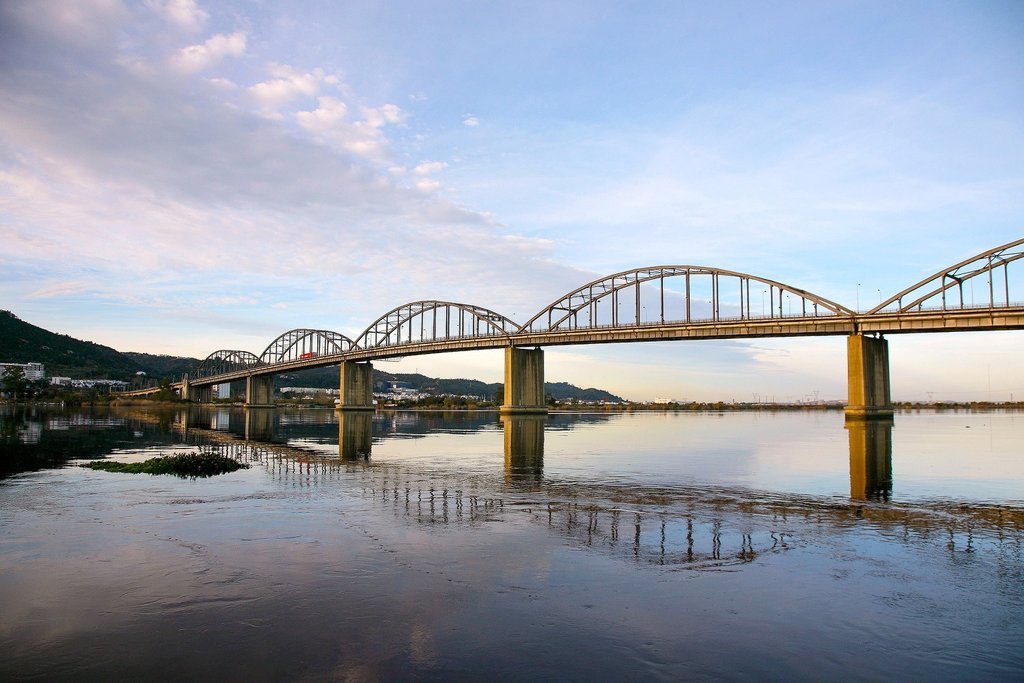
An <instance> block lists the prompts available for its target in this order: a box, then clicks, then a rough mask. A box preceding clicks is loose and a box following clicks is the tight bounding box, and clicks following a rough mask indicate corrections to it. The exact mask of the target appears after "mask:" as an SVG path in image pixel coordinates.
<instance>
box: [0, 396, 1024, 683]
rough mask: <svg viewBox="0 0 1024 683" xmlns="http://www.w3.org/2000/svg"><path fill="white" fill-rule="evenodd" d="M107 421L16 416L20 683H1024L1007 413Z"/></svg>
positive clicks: (1, 532) (212, 414) (14, 610)
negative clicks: (182, 475)
mask: <svg viewBox="0 0 1024 683" xmlns="http://www.w3.org/2000/svg"><path fill="white" fill-rule="evenodd" d="M5 417H6V418H10V417H11V413H10V412H8V413H7V414H6V416H5ZM93 417H95V419H93ZM93 417H90V416H89V415H88V414H84V413H83V414H70V415H62V416H48V415H47V414H46V413H45V412H42V411H37V412H35V413H33V414H21V415H18V416H17V419H16V420H11V419H8V420H7V422H5V423H4V424H5V426H4V431H3V439H4V440H3V442H2V443H3V447H4V449H5V453H4V454H5V456H6V455H8V454H12V455H14V456H16V459H17V462H18V463H22V464H24V463H28V464H30V465H34V466H35V467H41V468H44V469H40V470H38V471H35V472H25V473H23V474H18V475H14V476H8V477H7V478H6V479H5V480H3V481H0V597H2V599H3V601H4V605H5V609H4V612H3V617H0V648H2V650H3V651H4V652H5V653H9V656H5V657H4V660H3V662H2V663H0V675H3V677H4V678H15V677H23V676H29V675H37V676H38V677H40V678H45V679H54V678H75V679H81V678H96V677H105V678H110V677H114V678H127V677H141V678H150V679H152V678H165V679H171V678H180V677H182V676H185V677H196V676H198V675H203V676H204V677H219V678H227V679H232V680H233V679H241V678H257V679H262V680H275V679H279V680H294V679H306V678H310V679H315V680H318V679H323V678H345V679H349V680H381V679H387V680H403V679H413V680H442V679H443V680H460V679H464V680H473V679H478V678H480V677H481V675H488V676H490V677H494V678H498V679H507V680H533V679H536V678H553V677H557V678H560V679H566V680H607V679H615V680H639V679H643V680H683V679H694V678H697V679H699V678H713V679H724V680H730V679H752V678H753V679H758V680H762V679H768V680H773V679H778V680H794V679H796V680H821V679H838V678H843V679H847V678H854V679H862V680H892V679H893V678H914V679H936V680H942V679H946V680H948V679H957V680H1015V679H1019V678H1020V677H1021V675H1022V673H1024V655H1022V654H1021V652H1020V648H1019V643H1020V642H1022V641H1024V624H1022V619H1021V617H1020V614H1021V608H1022V607H1024V569H1022V567H1024V563H1022V557H1021V540H1022V537H1024V506H1022V505H1021V503H1020V493H1019V492H1020V491H1022V490H1024V487H1022V484H1024V468H1022V465H1021V461H1022V460H1024V459H1022V458H1021V455H1022V453H1021V446H1020V444H1021V443H1022V439H1021V436H1022V434H1021V432H1022V431H1024V430H1022V427H1024V424H1022V422H1021V416H1020V415H1015V414H1013V413H966V412H961V413H949V414H936V413H921V414H904V415H898V416H897V418H896V420H895V424H894V426H891V425H887V424H884V423H883V424H880V425H879V424H872V425H869V426H865V425H853V426H852V427H851V428H844V424H843V420H842V416H841V414H836V413H824V412H809V413H774V414H768V413H735V414H728V413H727V414H689V413H686V414H636V415H628V414H627V415H623V414H600V415H561V414H560V415H552V416H549V417H548V418H547V419H536V418H533V419H521V418H516V419H506V420H502V419H499V417H498V416H497V415H495V414H488V413H463V414H440V413H378V414H373V415H371V414H366V413H363V414H356V415H350V414H345V415H343V416H342V417H341V418H340V419H339V417H338V416H336V415H335V414H334V413H333V412H330V411H328V412H319V411H304V412H295V413H288V412H282V411H248V412H246V411H239V410H235V411H231V410H226V409H224V410H215V411H214V410H192V411H189V412H186V411H176V412H173V413H170V414H164V413H160V414H157V413H147V412H139V411H135V412H125V413H105V414H101V415H96V416H93ZM14 423H16V424H14ZM25 423H35V424H38V425H40V427H39V429H25V428H24V424H25ZM12 424H13V425H14V426H12ZM19 425H20V426H19ZM23 434H29V435H34V436H33V437H32V439H23V438H22V437H21V435H23ZM29 441H31V443H29ZM47 448H50V449H53V450H54V451H57V452H59V455H53V454H52V453H51V454H42V455H40V451H41V449H42V450H45V449H47ZM186 449H206V450H216V451H218V452H221V453H224V454H227V455H230V456H231V457H235V458H238V459H240V460H243V461H245V462H247V463H250V464H251V465H252V468H251V469H249V470H243V471H240V472H237V473H234V474H232V475H226V476H224V477H219V478H215V479H210V480H198V481H189V480H179V479H173V478H166V477H148V476H142V477H140V476H132V475H117V474H110V473H102V472H93V471H89V470H84V469H80V468H75V467H69V468H64V469H45V468H48V467H52V466H54V465H59V464H60V462H61V458H62V457H66V456H67V454H74V453H75V452H76V450H77V452H78V454H79V455H82V456H85V457H90V458H93V457H104V456H106V457H113V458H117V459H125V460H129V459H131V460H136V459H144V458H147V457H152V456H153V455H154V454H166V453H170V452H175V451H181V450H186ZM33 453H34V454H36V455H38V456H39V457H38V458H36V459H35V460H33V457H32V454H33ZM21 469H23V470H30V469H32V467H22V468H21ZM5 471H9V469H8V468H7V466H6V465H5ZM112 643H117V645H116V646H113V645H112ZM182 653H188V654H187V656H182Z"/></svg>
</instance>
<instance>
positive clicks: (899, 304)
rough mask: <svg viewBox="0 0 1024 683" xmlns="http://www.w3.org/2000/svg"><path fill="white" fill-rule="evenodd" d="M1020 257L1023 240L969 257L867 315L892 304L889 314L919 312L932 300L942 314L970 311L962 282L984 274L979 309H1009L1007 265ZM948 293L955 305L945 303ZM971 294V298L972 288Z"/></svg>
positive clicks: (1008, 273)
mask: <svg viewBox="0 0 1024 683" xmlns="http://www.w3.org/2000/svg"><path fill="white" fill-rule="evenodd" d="M1020 258H1024V239H1019V240H1016V241H1013V242H1009V243H1008V244H1004V245H1002V246H1001V247H996V248H995V249H989V250H988V251H985V252H982V253H980V254H978V255H977V256H972V257H971V258H969V259H967V260H966V261H961V262H960V263H957V264H955V265H952V266H950V267H949V268H944V269H943V270H940V271H939V272H937V273H935V274H934V275H932V276H931V277H927V278H925V279H924V280H921V281H920V282H918V283H917V284H915V285H911V286H910V287H907V288H906V289H904V290H903V291H902V292H900V293H899V294H894V295H893V296H891V297H889V298H888V299H886V300H885V301H883V302H882V303H880V304H878V306H875V307H874V308H872V309H871V310H870V311H868V313H869V314H870V313H880V312H882V311H884V310H885V309H887V308H889V307H890V306H892V305H893V304H896V308H894V309H892V311H893V312H898V313H907V312H910V311H912V310H918V311H920V310H922V309H923V308H924V304H925V303H926V302H928V301H929V300H931V299H935V298H936V297H939V299H940V302H939V305H937V306H931V308H939V309H941V310H943V311H944V310H946V309H947V308H972V307H975V304H974V302H973V301H972V302H971V303H970V304H969V305H967V304H966V302H965V301H964V283H965V282H968V281H970V280H972V279H973V278H976V277H979V276H981V275H985V274H988V278H987V280H986V282H985V288H984V294H983V300H987V301H986V303H985V304H984V305H983V307H984V308H996V307H997V306H1009V305H1010V271H1009V265H1010V263H1012V262H1014V261H1016V260H1017V259H1020ZM1000 268H1001V269H1002V271H1003V272H1002V279H1003V281H1002V285H1003V286H1002V287H1000V288H998V289H1001V290H1002V291H997V288H996V285H995V282H994V280H995V279H996V275H997V272H998V269H1000ZM951 291H955V292H956V299H957V301H955V302H950V301H949V298H950V297H949V292H951ZM971 291H972V298H973V288H972V290H971ZM999 294H1001V295H1002V300H1001V303H997V302H999V301H1000V297H999V296H998V295H999ZM904 299H909V300H910V301H909V302H908V303H904ZM951 304H952V305H951Z"/></svg>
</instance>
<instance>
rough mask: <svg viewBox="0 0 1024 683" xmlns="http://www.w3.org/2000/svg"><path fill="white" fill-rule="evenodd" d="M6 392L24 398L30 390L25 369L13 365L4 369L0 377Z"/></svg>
mask: <svg viewBox="0 0 1024 683" xmlns="http://www.w3.org/2000/svg"><path fill="white" fill-rule="evenodd" d="M0 383H2V384H3V387H4V392H5V393H7V394H8V395H10V396H12V397H14V398H16V399H17V398H22V397H23V396H24V395H25V393H26V392H27V391H28V386H29V382H28V380H27V379H25V371H24V370H23V369H22V368H19V367H16V366H12V367H9V368H7V369H6V370H4V374H3V377H2V378H0Z"/></svg>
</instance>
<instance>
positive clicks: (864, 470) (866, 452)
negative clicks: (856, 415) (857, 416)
mask: <svg viewBox="0 0 1024 683" xmlns="http://www.w3.org/2000/svg"><path fill="white" fill-rule="evenodd" d="M892 425H893V421H892V420H848V421H847V422H846V431H847V432H848V434H849V439H850V498H853V499H855V500H889V497H890V496H891V495H892Z"/></svg>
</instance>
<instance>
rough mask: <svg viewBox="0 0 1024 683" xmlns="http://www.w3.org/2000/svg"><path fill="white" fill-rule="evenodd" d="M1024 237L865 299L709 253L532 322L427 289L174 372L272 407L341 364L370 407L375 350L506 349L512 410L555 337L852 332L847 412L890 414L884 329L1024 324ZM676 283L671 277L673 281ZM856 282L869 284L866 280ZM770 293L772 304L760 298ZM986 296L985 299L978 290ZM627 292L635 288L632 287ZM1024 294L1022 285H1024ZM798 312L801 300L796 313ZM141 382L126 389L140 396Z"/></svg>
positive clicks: (189, 389)
mask: <svg viewBox="0 0 1024 683" xmlns="http://www.w3.org/2000/svg"><path fill="white" fill-rule="evenodd" d="M1021 258H1024V239H1019V240H1016V241H1014V242H1011V243H1009V244H1004V245H1002V246H999V247H996V248H994V249H990V250H988V251H986V252H983V253H981V254H978V255H976V256H973V257H971V258H968V259H966V260H964V261H961V262H960V263H957V264H954V265H952V266H950V267H948V268H945V269H942V270H940V271H938V272H937V273H935V274H934V275H932V276H930V277H928V278H925V279H924V280H922V281H920V282H918V283H916V284H914V285H911V286H910V287H908V288H906V289H904V290H903V291H901V292H899V293H897V294H895V295H893V296H892V297H890V298H889V299H887V300H885V301H880V302H879V304H878V306H876V307H874V308H872V309H871V310H869V311H865V312H859V311H855V310H853V309H850V308H847V307H846V306H843V305H841V304H839V303H836V302H834V301H830V300H829V299H826V298H824V297H822V296H819V295H816V294H814V293H812V292H809V291H807V290H804V289H800V288H797V287H793V286H791V285H787V284H784V283H781V282H778V281H776V280H771V279H766V278H763V277H759V276H754V275H749V274H746V273H739V272H736V271H729V270H724V269H720V268H710V267H706V266H692V265H673V266H653V267H646V268H638V269H634V270H629V271H623V272H620V273H615V274H613V275H609V276H605V277H603V278H599V279H597V280H594V281H592V282H589V283H587V284H585V285H583V286H581V287H579V288H577V289H576V290H573V291H571V292H569V293H567V294H565V295H564V296H562V297H560V298H559V299H556V300H555V301H554V302H552V303H551V304H550V305H548V306H547V307H546V308H544V309H542V310H541V311H540V312H538V313H537V314H536V315H535V316H534V317H533V318H531V319H530V320H529V321H528V322H526V323H524V324H519V323H518V322H516V321H514V320H512V319H510V318H507V317H506V316H504V315H501V314H500V313H497V312H495V311H492V310H489V309H486V308H482V307H479V306H474V305H469V304H463V303H454V302H448V301H416V302H411V303H408V304H404V305H402V306H399V307H397V308H395V309H392V310H391V311H389V312H388V313H386V314H384V315H383V316H381V317H380V318H379V319H377V320H376V321H375V322H374V323H372V324H371V325H370V326H369V327H368V328H367V329H366V330H365V331H364V332H363V333H362V334H361V335H360V336H359V337H357V338H356V339H355V340H352V339H349V338H348V337H346V336H345V335H343V334H340V333H337V332H331V331H327V330H312V329H296V330H290V331H288V332H286V333H284V334H282V335H281V336H279V337H278V338H277V339H275V340H274V341H273V342H271V344H270V345H269V346H268V347H267V348H266V349H265V350H264V351H263V353H262V354H261V355H260V356H256V355H255V354H253V353H250V352H247V351H228V350H224V351H215V352H214V353H212V354H210V355H209V356H208V357H207V359H206V360H205V361H203V363H202V365H201V366H200V368H199V369H198V371H197V372H196V373H195V374H194V375H192V376H186V377H185V378H183V380H182V381H181V382H178V383H176V384H175V385H173V386H174V387H175V388H176V389H177V390H178V391H180V393H181V395H182V396H183V397H184V398H186V399H198V400H200V401H205V400H209V398H210V396H211V394H210V392H211V387H212V386H214V385H218V384H225V383H229V382H234V381H240V380H245V381H246V404H247V405H250V406H270V405H272V403H273V401H272V398H273V384H272V376H273V375H276V374H280V373H285V372H295V371H299V370H305V369H310V368H317V367H325V366H331V365H338V366H339V367H340V376H339V383H340V387H341V392H340V393H341V398H340V406H339V407H340V408H341V409H357V410H372V408H373V397H372V384H373V380H372V365H371V363H372V361H374V360H383V359H388V358H395V357H404V356H415V355H424V354H432V353H449V352H455V351H469V350H477V349H504V350H505V403H504V405H503V406H502V410H503V411H505V412H510V413H515V412H525V413H529V412H546V408H545V402H544V362H543V351H542V348H543V347H546V346H562V345H581V344H611V343H632V342H653V341H673V340H694V339H744V338H759V337H801V336H825V335H845V336H847V340H848V343H847V361H848V362H847V365H848V380H849V401H848V406H847V417H848V418H849V417H852V418H870V417H883V418H885V417H891V415H892V402H891V400H890V390H889V360H888V342H887V340H886V339H885V338H884V335H891V334H908V333H928V332H967V331H988V330H1020V329H1024V304H1020V303H1016V302H1014V301H1013V297H1012V296H1011V292H1012V294H1013V295H1014V296H1017V295H1019V294H1020V291H1019V289H1017V290H1012V289H1011V278H1010V270H1009V266H1010V264H1011V263H1014V262H1016V261H1018V260H1019V259H1021ZM666 282H667V283H668V284H666ZM859 287H860V285H858V292H859ZM758 293H760V299H761V308H760V311H759V312H758V311H755V310H754V308H755V303H756V299H757V298H758V297H757V295H758ZM976 294H977V297H978V299H979V300H980V301H982V303H981V304H980V305H978V304H975V296H976ZM623 295H625V296H623ZM1018 300H1019V297H1018ZM794 311H796V313H794ZM148 391H153V390H145V391H143V392H126V394H125V395H139V394H141V393H146V392H148Z"/></svg>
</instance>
